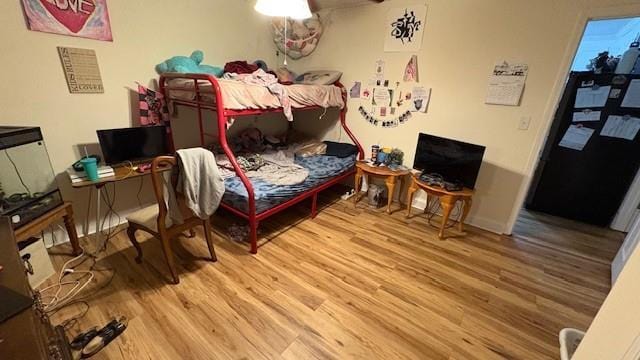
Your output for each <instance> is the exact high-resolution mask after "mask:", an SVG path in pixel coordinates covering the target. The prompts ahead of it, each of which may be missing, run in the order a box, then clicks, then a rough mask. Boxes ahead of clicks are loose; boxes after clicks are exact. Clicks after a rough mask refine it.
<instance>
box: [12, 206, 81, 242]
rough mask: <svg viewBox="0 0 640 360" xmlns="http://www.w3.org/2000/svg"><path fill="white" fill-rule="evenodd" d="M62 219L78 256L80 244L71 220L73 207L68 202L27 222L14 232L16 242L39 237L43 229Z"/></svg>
mask: <svg viewBox="0 0 640 360" xmlns="http://www.w3.org/2000/svg"><path fill="white" fill-rule="evenodd" d="M60 219H62V220H63V221H64V227H65V228H66V229H67V234H68V235H69V241H70V242H71V247H72V248H73V254H74V255H80V252H81V249H80V243H79V242H78V233H77V232H76V224H75V222H74V220H73V206H71V203H70V202H65V203H63V204H62V205H60V206H58V207H56V208H53V209H51V210H49V211H47V212H46V213H44V214H42V215H40V216H39V217H37V218H36V219H33V220H31V221H29V223H27V224H25V225H24V226H22V227H20V228H19V229H17V230H16V231H15V237H16V241H17V242H20V241H24V240H27V239H29V238H30V237H32V236H36V235H39V234H40V233H41V232H42V231H43V230H44V229H46V228H47V227H49V226H50V225H51V223H53V222H54V221H57V220H60Z"/></svg>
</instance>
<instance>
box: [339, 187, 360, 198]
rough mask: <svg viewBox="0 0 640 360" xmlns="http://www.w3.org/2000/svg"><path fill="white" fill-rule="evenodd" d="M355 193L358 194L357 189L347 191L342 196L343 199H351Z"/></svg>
mask: <svg viewBox="0 0 640 360" xmlns="http://www.w3.org/2000/svg"><path fill="white" fill-rule="evenodd" d="M355 194H356V191H355V189H351V190H349V191H347V192H346V193H344V194H342V195H341V196H340V198H341V199H342V200H349V199H351V198H352V197H353V196H354V195H355Z"/></svg>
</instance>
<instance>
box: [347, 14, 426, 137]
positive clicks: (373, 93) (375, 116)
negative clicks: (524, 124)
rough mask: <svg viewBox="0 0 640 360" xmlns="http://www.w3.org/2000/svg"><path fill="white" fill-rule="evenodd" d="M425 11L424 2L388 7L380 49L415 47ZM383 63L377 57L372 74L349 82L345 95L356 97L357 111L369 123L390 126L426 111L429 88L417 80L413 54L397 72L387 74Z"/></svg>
mask: <svg viewBox="0 0 640 360" xmlns="http://www.w3.org/2000/svg"><path fill="white" fill-rule="evenodd" d="M426 15H427V7H426V5H415V6H406V7H399V8H393V9H391V10H389V13H388V15H387V18H386V21H385V23H384V26H385V47H384V51H385V52H414V53H415V52H417V51H419V50H420V48H421V47H422V38H423V35H424V29H425V25H426ZM387 65H388V64H387V62H386V61H385V60H383V59H379V60H377V61H376V62H375V64H374V67H373V69H372V70H373V76H372V77H371V78H369V79H368V80H366V81H355V82H353V85H352V86H351V88H350V90H349V96H350V97H351V99H358V100H359V101H360V106H359V108H358V111H359V113H360V115H362V117H363V118H364V119H365V120H366V121H367V122H369V123H370V124H371V125H373V126H381V127H383V128H394V127H397V126H398V125H401V124H404V123H406V122H407V121H408V120H409V119H410V118H411V117H412V115H413V113H416V112H422V113H426V112H427V109H428V107H429V101H430V99H431V89H430V88H428V87H426V86H424V85H421V84H420V74H419V66H418V56H417V55H415V54H412V55H410V56H409V58H408V59H407V63H406V65H405V68H404V72H403V73H401V72H400V71H398V74H397V76H391V77H389V76H387V75H389V74H390V73H391V72H390V71H389V70H390V69H389V68H388V66H387ZM394 71H395V69H394Z"/></svg>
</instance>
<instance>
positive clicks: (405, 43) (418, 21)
mask: <svg viewBox="0 0 640 360" xmlns="http://www.w3.org/2000/svg"><path fill="white" fill-rule="evenodd" d="M426 18H427V6H426V5H411V6H406V7H399V8H393V9H391V10H389V13H388V15H387V21H386V23H385V24H384V26H385V30H384V31H385V39H384V51H386V52H402V51H410V52H417V51H418V50H420V48H421V47H422V37H423V35H424V28H425V22H426Z"/></svg>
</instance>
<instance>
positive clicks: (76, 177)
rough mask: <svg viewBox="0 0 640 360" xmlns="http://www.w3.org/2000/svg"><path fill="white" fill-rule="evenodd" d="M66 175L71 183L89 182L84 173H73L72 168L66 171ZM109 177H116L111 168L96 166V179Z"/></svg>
mask: <svg viewBox="0 0 640 360" xmlns="http://www.w3.org/2000/svg"><path fill="white" fill-rule="evenodd" d="M67 174H69V178H70V179H71V183H74V184H75V183H79V182H83V181H87V180H89V177H88V176H87V174H86V173H85V172H84V171H75V170H74V169H73V168H72V167H71V168H68V169H67ZM110 176H116V173H115V171H114V170H113V168H112V167H111V166H98V178H99V179H102V178H106V177H110Z"/></svg>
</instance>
